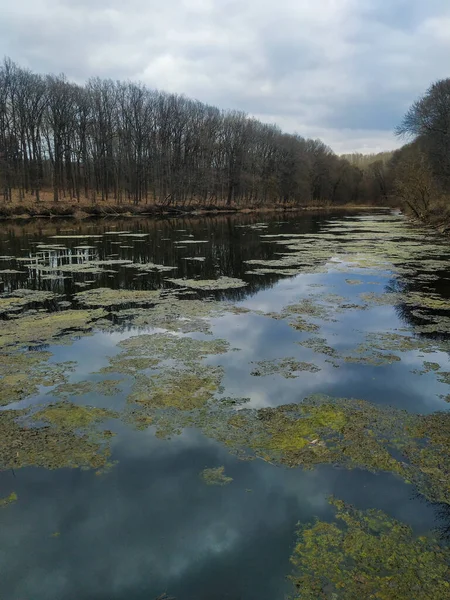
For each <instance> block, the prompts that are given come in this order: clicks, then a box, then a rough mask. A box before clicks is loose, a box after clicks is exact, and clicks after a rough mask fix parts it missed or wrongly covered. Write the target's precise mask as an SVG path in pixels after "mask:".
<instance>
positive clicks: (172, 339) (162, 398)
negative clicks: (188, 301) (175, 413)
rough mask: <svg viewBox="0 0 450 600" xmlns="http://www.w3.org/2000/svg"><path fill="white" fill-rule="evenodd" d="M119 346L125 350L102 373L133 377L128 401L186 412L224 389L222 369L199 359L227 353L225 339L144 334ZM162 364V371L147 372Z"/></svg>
mask: <svg viewBox="0 0 450 600" xmlns="http://www.w3.org/2000/svg"><path fill="white" fill-rule="evenodd" d="M118 347H119V348H120V349H121V350H122V352H121V353H120V354H118V355H116V356H114V357H112V358H111V359H110V364H109V365H108V366H107V367H104V368H102V369H101V371H100V372H101V373H118V374H124V375H131V376H133V377H134V383H133V387H132V391H131V394H130V395H129V396H128V399H127V400H128V402H129V403H135V404H139V405H142V406H144V407H145V408H146V409H156V408H168V407H172V408H177V409H179V410H185V411H186V410H192V409H194V408H199V407H202V406H203V405H204V404H205V403H206V402H208V401H209V400H211V399H212V398H213V396H214V395H215V394H216V393H217V392H219V391H221V387H220V383H221V380H222V377H223V369H222V368H220V367H212V366H209V365H206V364H202V363H201V362H199V361H201V360H202V359H203V358H206V357H207V356H211V355H214V354H222V353H224V352H227V351H228V350H229V346H228V344H227V342H225V341H224V340H219V339H214V340H197V339H194V338H190V337H184V336H183V337H181V336H179V335H172V334H145V335H140V336H135V337H130V338H127V339H125V340H123V341H122V342H120V343H119V344H118ZM166 362H168V364H165V363H166ZM162 364H164V365H165V366H164V368H163V369H161V371H160V372H157V373H152V374H151V375H147V374H145V373H144V371H146V370H148V369H156V368H157V367H161V366H162Z"/></svg>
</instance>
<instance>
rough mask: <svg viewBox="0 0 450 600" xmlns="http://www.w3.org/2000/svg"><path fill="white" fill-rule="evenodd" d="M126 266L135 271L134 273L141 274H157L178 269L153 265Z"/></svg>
mask: <svg viewBox="0 0 450 600" xmlns="http://www.w3.org/2000/svg"><path fill="white" fill-rule="evenodd" d="M130 263H131V264H128V265H126V266H127V268H130V269H135V270H136V271H140V272H142V273H151V272H155V271H158V272H159V273H165V272H167V271H175V270H176V269H177V268H178V267H174V266H170V265H158V264H155V263H151V262H148V263H133V262H132V261H130Z"/></svg>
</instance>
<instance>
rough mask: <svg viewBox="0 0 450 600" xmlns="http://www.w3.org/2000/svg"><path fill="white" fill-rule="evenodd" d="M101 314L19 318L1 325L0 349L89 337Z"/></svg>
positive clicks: (84, 312)
mask: <svg viewBox="0 0 450 600" xmlns="http://www.w3.org/2000/svg"><path fill="white" fill-rule="evenodd" d="M104 314H105V313H104V311H103V310H101V309H100V310H63V311H60V312H55V313H37V314H32V315H23V316H21V317H20V318H18V319H14V320H12V321H5V322H4V323H3V324H2V328H1V329H0V348H5V347H6V346H12V345H15V346H22V347H28V346H40V345H43V344H50V343H53V344H61V343H65V342H67V340H68V339H69V340H70V339H72V338H73V337H74V336H75V335H77V336H80V335H86V334H89V332H91V330H92V327H93V326H94V323H95V322H96V320H98V319H99V318H101V317H103V316H104Z"/></svg>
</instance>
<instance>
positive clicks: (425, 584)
mask: <svg viewBox="0 0 450 600" xmlns="http://www.w3.org/2000/svg"><path fill="white" fill-rule="evenodd" d="M330 502H331V504H332V505H333V507H334V508H335V510H336V522H334V523H333V522H332V523H330V522H324V521H316V522H315V523H313V524H305V525H302V526H301V527H300V528H299V529H298V532H297V544H296V546H295V548H294V552H293V554H292V557H291V563H292V565H293V569H294V571H293V573H292V575H291V576H290V579H291V581H292V583H293V584H294V586H295V588H296V593H295V598H296V599H297V598H298V599H299V600H300V599H302V600H318V599H319V598H321V599H323V600H325V599H329V600H336V599H337V598H342V599H345V600H352V599H354V600H358V599H360V598H373V599H374V600H376V599H377V600H411V599H412V598H414V600H429V599H431V598H433V600H446V599H447V598H448V597H449V593H450V578H449V569H448V565H449V562H450V551H449V549H448V548H447V547H444V546H443V545H442V544H441V543H440V542H439V541H438V539H437V538H436V537H433V536H417V535H414V533H413V531H412V529H411V528H410V527H409V526H408V525H406V524H404V523H401V522H399V521H397V520H395V519H392V518H391V517H389V516H388V515H386V514H385V513H383V512H382V511H379V510H374V509H371V510H367V511H359V510H357V509H355V508H354V507H352V506H350V505H346V504H345V503H344V502H342V501H341V500H337V499H334V498H333V499H331V501H330Z"/></svg>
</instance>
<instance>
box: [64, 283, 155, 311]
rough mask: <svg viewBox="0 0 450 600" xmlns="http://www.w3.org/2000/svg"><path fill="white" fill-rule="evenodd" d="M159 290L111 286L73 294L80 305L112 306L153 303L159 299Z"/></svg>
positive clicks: (92, 306) (93, 306)
mask: <svg viewBox="0 0 450 600" xmlns="http://www.w3.org/2000/svg"><path fill="white" fill-rule="evenodd" d="M160 296H161V292H160V290H113V289H111V288H95V289H92V290H86V291H83V292H78V293H77V294H75V299H76V300H77V302H79V303H80V304H81V305H82V306H87V307H90V308H95V307H109V308H110V307H113V306H124V305H134V306H139V305H143V304H153V303H155V302H157V301H158V300H159V298H160Z"/></svg>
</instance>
